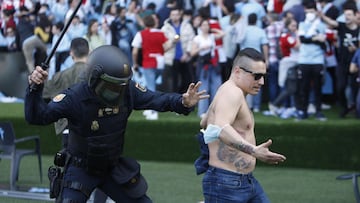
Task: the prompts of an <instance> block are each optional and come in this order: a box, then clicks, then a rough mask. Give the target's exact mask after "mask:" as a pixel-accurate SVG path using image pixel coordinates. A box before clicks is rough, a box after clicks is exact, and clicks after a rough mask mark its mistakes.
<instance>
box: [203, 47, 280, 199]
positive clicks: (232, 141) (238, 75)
mask: <svg viewBox="0 0 360 203" xmlns="http://www.w3.org/2000/svg"><path fill="white" fill-rule="evenodd" d="M265 75H266V65H265V60H264V57H263V55H262V54H261V53H259V52H258V51H256V50H255V49H252V48H246V49H243V50H242V51H240V52H239V54H238V56H237V57H236V58H235V60H234V65H233V68H232V71H231V75H230V78H229V80H227V81H226V82H225V83H224V84H223V85H221V86H220V88H219V89H218V91H217V93H216V95H215V97H214V100H213V101H212V103H211V105H210V107H209V109H208V111H207V113H206V116H205V117H204V118H203V119H202V120H201V123H200V125H201V126H202V127H203V128H204V129H205V128H206V130H205V132H204V140H205V143H206V144H208V147H209V168H208V169H207V171H206V174H205V175H204V178H203V193H204V197H205V202H206V203H212V202H239V203H240V202H241V203H243V202H244V203H245V202H256V203H257V202H259V203H260V202H261V203H265V202H269V199H268V198H267V196H266V194H265V192H264V191H263V189H262V187H261V186H260V184H259V183H258V182H257V180H256V179H255V178H254V177H253V175H252V171H253V170H254V169H255V164H256V159H259V160H261V161H263V162H266V163H269V164H277V163H279V162H283V161H285V159H286V158H285V156H283V155H281V154H277V153H273V152H271V151H270V150H269V147H270V145H271V144H272V141H271V140H268V141H267V142H265V143H262V144H260V145H256V140H255V135H254V125H255V124H254V117H253V114H252V112H251V110H250V109H249V107H248V105H247V103H246V99H245V97H246V95H247V94H251V95H255V94H257V93H258V92H259V91H260V88H261V86H262V85H264V76H265Z"/></svg>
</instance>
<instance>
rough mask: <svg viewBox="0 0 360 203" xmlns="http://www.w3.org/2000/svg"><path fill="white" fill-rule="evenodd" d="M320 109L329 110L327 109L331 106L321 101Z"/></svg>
mask: <svg viewBox="0 0 360 203" xmlns="http://www.w3.org/2000/svg"><path fill="white" fill-rule="evenodd" d="M321 109H322V110H329V109H331V106H330V105H329V104H324V103H322V104H321Z"/></svg>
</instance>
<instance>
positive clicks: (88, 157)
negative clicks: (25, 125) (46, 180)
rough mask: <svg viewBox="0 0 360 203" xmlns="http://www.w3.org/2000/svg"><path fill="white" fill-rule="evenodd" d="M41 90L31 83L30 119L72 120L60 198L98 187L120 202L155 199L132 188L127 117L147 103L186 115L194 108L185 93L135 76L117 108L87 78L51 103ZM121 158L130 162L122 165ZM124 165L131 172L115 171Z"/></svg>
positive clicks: (78, 198) (79, 196) (76, 197)
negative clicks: (152, 86)
mask: <svg viewBox="0 0 360 203" xmlns="http://www.w3.org/2000/svg"><path fill="white" fill-rule="evenodd" d="M41 94H42V88H38V89H37V90H35V91H30V89H29V88H28V89H27V94H26V98H25V118H26V120H27V122H29V123H30V124H37V125H46V124H50V123H53V122H55V121H57V120H58V119H59V118H67V119H68V121H69V131H70V135H69V146H68V148H67V151H68V153H69V154H70V157H71V158H70V159H68V160H67V163H66V165H65V172H64V177H63V184H62V188H63V190H62V194H60V197H59V198H58V199H60V201H61V202H86V200H87V199H88V198H89V195H90V194H91V192H92V191H93V190H94V188H96V187H99V188H100V189H101V190H103V191H104V192H105V193H106V194H107V195H109V196H110V197H111V198H112V199H113V200H115V201H116V202H151V200H150V199H149V198H148V197H147V196H146V189H145V190H144V189H140V190H143V191H139V189H137V188H136V187H134V188H135V189H133V190H132V188H129V187H132V186H131V184H130V186H129V184H128V182H127V181H130V180H131V181H134V177H139V173H140V172H139V171H140V167H139V165H138V163H137V162H136V161H135V160H130V163H129V162H128V160H127V158H123V157H122V156H121V154H122V152H123V144H124V134H125V129H126V125H127V121H128V117H129V116H130V114H131V112H132V110H144V109H152V110H156V111H159V112H164V111H174V112H176V113H180V114H185V115H187V114H189V113H190V112H191V111H192V110H193V108H186V107H184V106H183V104H182V95H181V94H177V93H162V92H152V91H149V90H147V89H145V88H144V87H141V86H140V85H139V84H138V83H135V82H134V81H131V80H130V83H129V87H128V89H127V90H126V96H125V98H126V99H125V102H124V103H123V104H122V105H119V106H118V107H116V108H114V107H107V106H104V105H103V104H102V103H101V102H100V100H99V99H98V98H97V96H96V95H95V93H94V91H93V90H92V89H91V88H90V87H89V85H88V84H87V83H85V82H84V83H79V84H76V85H74V86H72V87H71V88H69V89H67V90H64V91H63V93H61V94H59V95H57V96H56V97H54V99H53V100H52V101H51V102H49V103H48V104H47V103H45V102H44V101H43V99H42V97H41ZM123 163H125V165H126V164H130V165H131V167H127V166H126V167H122V165H123ZM114 168H120V169H119V170H120V172H119V171H117V172H113V171H114ZM124 168H125V171H126V170H127V172H125V173H127V174H124V175H123V176H122V177H116V176H115V175H114V174H116V173H117V174H123V173H124V172H123V171H121V170H123V169H124ZM129 168H130V169H131V170H130V171H129ZM134 171H135V172H134ZM119 179H120V180H119ZM135 180H136V179H135ZM131 181H130V182H131ZM135 182H136V181H135ZM122 183H124V184H122ZM131 183H132V182H131ZM128 186H129V187H128ZM70 200H71V201H70Z"/></svg>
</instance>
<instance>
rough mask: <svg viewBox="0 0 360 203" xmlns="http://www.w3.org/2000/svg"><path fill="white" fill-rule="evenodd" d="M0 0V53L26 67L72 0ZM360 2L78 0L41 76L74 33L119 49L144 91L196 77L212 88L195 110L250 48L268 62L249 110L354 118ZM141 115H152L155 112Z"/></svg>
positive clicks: (63, 63)
mask: <svg viewBox="0 0 360 203" xmlns="http://www.w3.org/2000/svg"><path fill="white" fill-rule="evenodd" d="M0 2H1V4H0V5H1V8H0V9H1V17H0V25H1V32H0V52H22V53H23V55H24V57H25V61H26V66H27V69H28V71H29V73H30V72H31V71H32V70H33V69H34V67H35V65H40V64H41V63H42V62H43V61H44V60H45V58H46V57H47V55H48V54H49V52H50V50H51V49H53V47H54V45H55V43H56V41H57V39H58V38H59V36H60V33H61V31H62V29H63V28H64V25H65V24H66V23H67V21H68V20H69V17H70V16H71V14H72V13H73V12H74V9H75V7H76V5H78V3H79V0H0ZM359 9H360V1H359V0H333V1H332V0H316V1H315V0H82V6H81V7H80V9H79V11H78V12H77V13H76V16H75V18H74V19H73V20H72V22H71V24H70V26H69V29H68V31H67V32H66V33H65V35H64V37H63V38H62V40H61V43H60V44H59V46H58V47H57V49H56V52H55V55H54V57H53V58H52V60H51V62H50V64H49V67H50V68H49V73H50V77H49V79H51V78H52V76H53V75H54V74H56V73H57V72H61V71H64V70H65V69H67V68H69V67H71V65H72V64H73V63H74V62H73V60H72V58H71V57H70V54H69V52H70V43H71V41H72V40H73V39H75V38H78V37H82V38H84V39H86V40H87V41H88V43H89V47H90V50H93V49H95V48H96V47H99V46H101V45H106V44H110V45H114V46H117V47H119V48H120V49H122V50H123V51H124V52H125V53H126V54H127V55H128V57H129V59H130V61H131V63H132V64H131V66H132V67H133V69H134V80H136V81H137V82H139V83H141V84H142V85H144V86H146V87H147V88H148V89H150V90H161V91H174V92H179V93H183V92H185V91H186V88H187V86H188V84H189V83H191V82H194V81H201V82H202V86H201V88H202V89H206V90H207V91H208V92H209V93H210V95H211V97H210V98H209V100H203V101H201V102H200V103H199V105H198V108H197V115H198V116H199V117H202V116H203V115H204V113H205V112H206V110H207V108H208V105H209V104H210V102H211V99H212V97H213V96H214V95H215V92H216V90H217V88H218V87H219V86H220V85H221V84H222V83H223V82H224V81H225V80H227V78H228V77H229V75H230V72H231V68H232V60H233V58H234V57H235V56H236V53H237V52H238V51H239V50H241V49H244V48H248V47H251V48H255V49H257V50H258V51H260V52H261V53H263V54H264V56H265V59H266V64H267V67H268V70H267V72H268V77H266V78H265V81H266V82H265V83H266V85H265V86H264V87H263V89H262V90H261V93H260V94H258V95H256V96H251V95H249V96H248V97H247V100H248V105H249V107H250V108H251V110H252V111H253V112H255V113H256V112H263V113H264V114H266V115H271V116H279V117H281V118H283V119H287V118H294V117H295V118H296V119H298V120H303V119H307V118H309V117H310V116H314V117H315V118H316V119H318V120H320V121H325V120H326V116H325V115H324V114H323V112H322V110H323V109H328V108H331V105H336V106H338V107H339V108H338V109H339V112H338V115H339V117H341V118H345V117H346V116H349V115H350V114H354V115H355V116H356V117H357V118H360V94H359V93H358V91H359V67H360V49H359V47H360V44H359V43H360V42H359V30H360V27H359V26H360V13H359ZM241 68H243V69H245V70H251V68H250V67H241ZM250 72H251V71H250ZM254 77H255V80H256V79H257V78H256V75H254ZM258 80H259V79H258ZM260 80H262V78H260ZM264 104H266V105H264ZM144 116H146V118H147V119H149V120H156V119H158V115H157V112H154V111H144Z"/></svg>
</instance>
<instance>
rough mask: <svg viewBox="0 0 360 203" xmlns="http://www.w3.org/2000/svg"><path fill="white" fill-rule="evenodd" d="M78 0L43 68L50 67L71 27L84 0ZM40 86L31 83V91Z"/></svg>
mask: <svg viewBox="0 0 360 203" xmlns="http://www.w3.org/2000/svg"><path fill="white" fill-rule="evenodd" d="M78 1H79V3H78V5H77V6H76V8H75V10H74V12H73V13H72V14H71V16H70V18H69V20H68V21H67V22H66V24H65V26H64V28H63V29H62V31H61V33H60V36H59V38H58V39H57V41H56V42H55V45H54V47H53V48H52V49H51V51H50V54H49V55H48V56H47V57H46V59H45V61H44V62H42V63H41V68H42V69H43V70H47V69H48V68H49V63H50V60H51V58H52V56H53V55H54V54H55V51H56V49H57V47H58V46H59V44H60V42H61V39H62V38H63V37H64V35H65V33H66V31H67V30H68V28H69V26H70V24H71V21H72V20H73V19H74V17H75V15H76V13H77V12H78V10H79V8H80V6H81V2H82V0H78ZM38 86H39V85H37V84H35V83H33V84H31V86H30V92H32V91H34V90H36V89H37V88H38Z"/></svg>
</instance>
